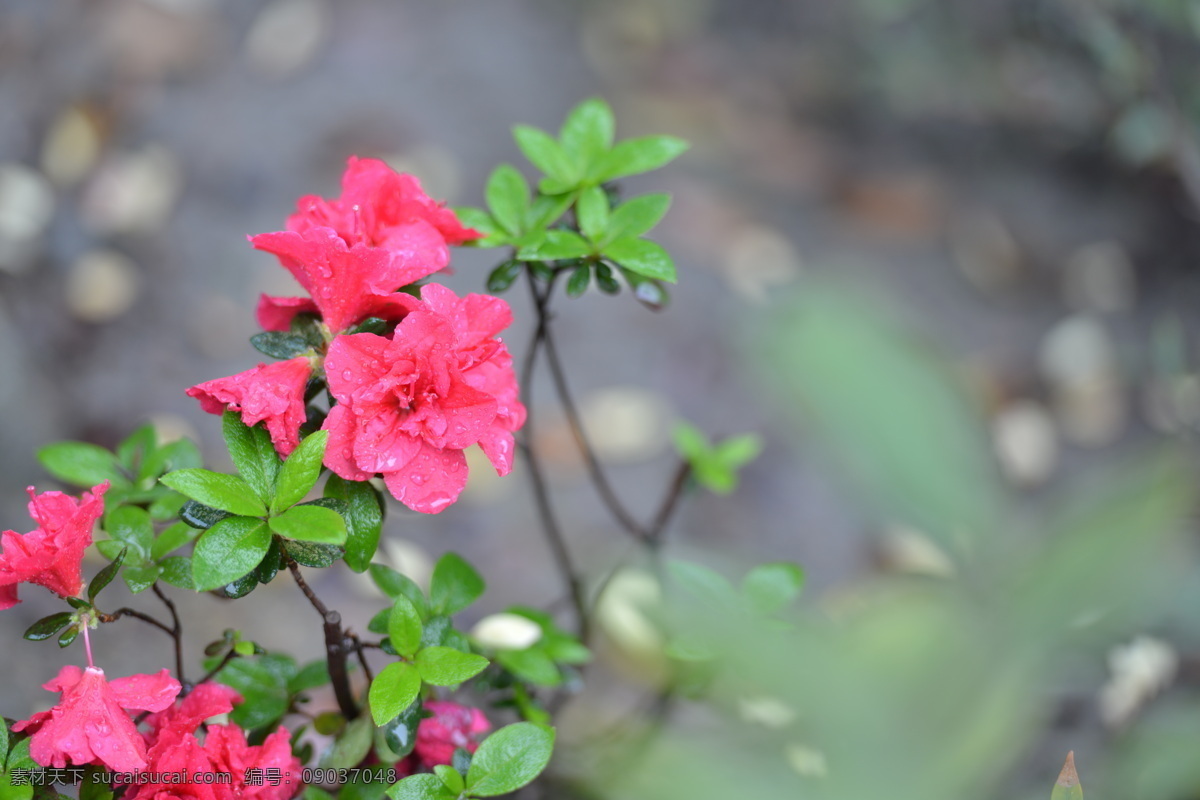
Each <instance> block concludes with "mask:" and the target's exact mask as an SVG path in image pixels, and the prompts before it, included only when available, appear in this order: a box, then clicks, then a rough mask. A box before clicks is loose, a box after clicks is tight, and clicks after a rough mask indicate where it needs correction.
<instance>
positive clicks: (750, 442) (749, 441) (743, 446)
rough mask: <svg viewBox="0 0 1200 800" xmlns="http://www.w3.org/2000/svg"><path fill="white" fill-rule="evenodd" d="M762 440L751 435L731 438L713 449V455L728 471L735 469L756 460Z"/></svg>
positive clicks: (760, 450) (760, 449)
mask: <svg viewBox="0 0 1200 800" xmlns="http://www.w3.org/2000/svg"><path fill="white" fill-rule="evenodd" d="M761 452H762V438H761V437H759V436H756V435H755V434H753V433H746V434H742V435H741V436H731V437H729V438H728V439H726V440H725V441H723V442H721V443H720V444H719V445H717V446H716V447H715V448H713V455H715V456H716V457H717V459H719V460H720V461H721V463H722V464H724V465H725V466H727V467H729V468H730V469H737V468H738V467H741V466H744V465H745V464H748V463H750V462H751V461H753V460H754V459H756V458H758V454H759V453H761Z"/></svg>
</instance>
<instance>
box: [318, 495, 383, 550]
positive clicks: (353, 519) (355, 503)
mask: <svg viewBox="0 0 1200 800" xmlns="http://www.w3.org/2000/svg"><path fill="white" fill-rule="evenodd" d="M325 496H326V497H333V498H337V499H339V500H342V501H344V502H345V503H346V517H345V520H346V566H348V567H350V569H352V570H354V571H355V572H365V571H366V569H367V567H369V566H370V565H371V559H372V558H374V557H375V549H376V548H377V547H378V546H379V535H380V533H381V532H382V531H383V508H382V506H380V504H379V494H378V493H377V492H376V491H375V488H374V487H373V486H371V484H369V483H367V482H366V481H347V480H344V479H342V478H341V477H339V476H337V475H330V476H329V480H327V481H326V482H325Z"/></svg>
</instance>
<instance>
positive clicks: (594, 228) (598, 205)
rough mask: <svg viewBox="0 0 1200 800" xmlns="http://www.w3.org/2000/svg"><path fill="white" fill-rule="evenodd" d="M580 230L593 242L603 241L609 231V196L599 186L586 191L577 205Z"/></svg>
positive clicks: (582, 193) (580, 195)
mask: <svg viewBox="0 0 1200 800" xmlns="http://www.w3.org/2000/svg"><path fill="white" fill-rule="evenodd" d="M575 215H576V217H578V219H579V230H580V231H581V232H582V233H583V235H584V236H586V237H587V238H588V239H591V240H592V241H593V242H598V241H601V240H602V239H603V238H604V234H605V231H607V230H608V195H606V194H605V193H604V190H603V189H601V188H600V187H599V186H592V187H591V188H588V189H584V190H583V191H582V192H580V194H579V200H578V201H577V202H576V204H575Z"/></svg>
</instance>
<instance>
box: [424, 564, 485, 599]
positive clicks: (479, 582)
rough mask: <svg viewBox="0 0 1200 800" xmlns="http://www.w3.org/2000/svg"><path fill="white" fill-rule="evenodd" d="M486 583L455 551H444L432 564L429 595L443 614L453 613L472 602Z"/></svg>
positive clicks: (481, 591) (477, 597)
mask: <svg viewBox="0 0 1200 800" xmlns="http://www.w3.org/2000/svg"><path fill="white" fill-rule="evenodd" d="M486 588H487V584H485V583H484V582H483V578H481V577H480V576H479V573H478V572H476V571H475V568H474V567H472V566H471V565H470V564H468V563H467V562H466V560H465V559H463V557H462V556H460V555H458V554H457V553H446V554H445V555H444V556H442V557H441V558H439V559H438V562H437V563H436V564H434V566H433V577H432V578H431V579H430V583H429V597H430V599H431V600H432V601H433V607H434V608H435V609H437V610H438V611H439V612H441V613H443V614H455V613H457V612H459V611H462V610H463V609H464V608H466V607H467V606H469V605H471V603H474V602H475V601H476V600H478V599H479V596H480V595H482V594H483V592H484V589H486Z"/></svg>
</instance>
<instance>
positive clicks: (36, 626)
mask: <svg viewBox="0 0 1200 800" xmlns="http://www.w3.org/2000/svg"><path fill="white" fill-rule="evenodd" d="M74 618H75V615H74V614H73V613H71V612H70V611H59V612H58V613H56V614H51V615H49V616H46V617H42V618H41V619H39V620H38V621H37V622H35V623H33V624H32V625H30V626H29V627H28V628H26V629H25V633H24V634H23V635H24V637H25V638H26V639H28V640H29V641H31V642H40V641H42V640H44V639H49V638H50V637H51V636H53V635H54V634H56V633H58V632H59V631H61V630H62V629H63V628H65V627H67V625H69V624H71V621H72V620H74Z"/></svg>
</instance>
